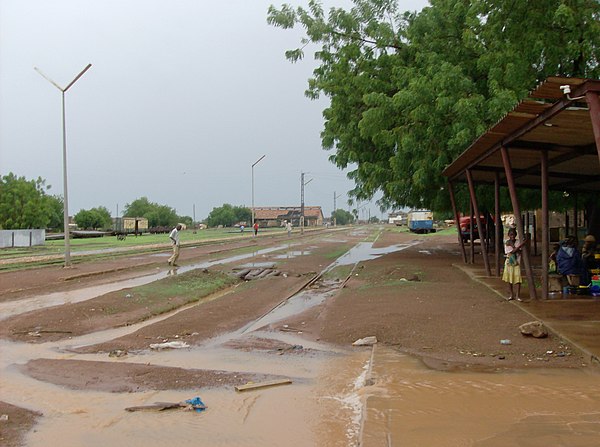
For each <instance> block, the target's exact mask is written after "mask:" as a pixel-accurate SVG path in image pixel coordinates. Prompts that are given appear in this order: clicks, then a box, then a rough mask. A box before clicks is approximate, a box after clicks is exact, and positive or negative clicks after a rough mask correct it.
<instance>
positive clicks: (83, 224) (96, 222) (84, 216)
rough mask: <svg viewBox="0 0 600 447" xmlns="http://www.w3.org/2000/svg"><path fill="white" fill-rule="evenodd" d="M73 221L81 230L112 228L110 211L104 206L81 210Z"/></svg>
mask: <svg viewBox="0 0 600 447" xmlns="http://www.w3.org/2000/svg"><path fill="white" fill-rule="evenodd" d="M73 220H74V221H75V223H76V224H77V226H78V227H79V228H84V229H91V230H103V229H108V228H110V227H111V226H112V218H111V216H110V211H108V209H106V208H105V207H103V206H99V207H97V208H92V209H89V210H80V211H79V212H78V213H77V214H76V215H75V216H74V217H73Z"/></svg>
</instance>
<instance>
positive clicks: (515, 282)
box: [502, 228, 525, 301]
mask: <svg viewBox="0 0 600 447" xmlns="http://www.w3.org/2000/svg"><path fill="white" fill-rule="evenodd" d="M523 245H525V241H522V242H520V243H518V244H517V230H516V229H515V228H511V229H509V230H508V239H507V240H506V242H505V243H504V252H505V253H506V260H505V261H504V272H503V273H502V281H504V282H506V283H508V290H509V293H510V295H509V296H508V301H510V300H513V299H515V298H516V299H517V301H521V296H520V295H521V283H522V282H523V279H522V277H521V265H520V264H521V249H522V248H523ZM515 289H516V290H515ZM515 291H516V294H515Z"/></svg>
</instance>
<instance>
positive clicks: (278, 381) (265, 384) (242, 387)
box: [235, 379, 292, 391]
mask: <svg viewBox="0 0 600 447" xmlns="http://www.w3.org/2000/svg"><path fill="white" fill-rule="evenodd" d="M290 383H292V381H291V380H290V379H276V380H268V381H266V382H260V383H254V382H248V383H247V384H246V385H238V386H236V387H235V390H236V391H249V390H256V389H258V388H266V387H269V386H277V385H288V384H290Z"/></svg>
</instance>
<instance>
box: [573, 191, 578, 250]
mask: <svg viewBox="0 0 600 447" xmlns="http://www.w3.org/2000/svg"><path fill="white" fill-rule="evenodd" d="M578 214H579V210H578V208H577V193H573V236H575V239H576V240H577V243H579V231H578V229H579V216H578Z"/></svg>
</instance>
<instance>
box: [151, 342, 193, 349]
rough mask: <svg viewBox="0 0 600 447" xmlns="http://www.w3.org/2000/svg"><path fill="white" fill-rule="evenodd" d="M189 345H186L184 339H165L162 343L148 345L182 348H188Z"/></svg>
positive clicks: (161, 347) (152, 347) (158, 347)
mask: <svg viewBox="0 0 600 447" xmlns="http://www.w3.org/2000/svg"><path fill="white" fill-rule="evenodd" d="M189 347H190V345H188V344H187V343H186V342H184V341H167V342H164V343H152V344H151V345H150V349H158V350H160V349H182V348H189Z"/></svg>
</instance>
